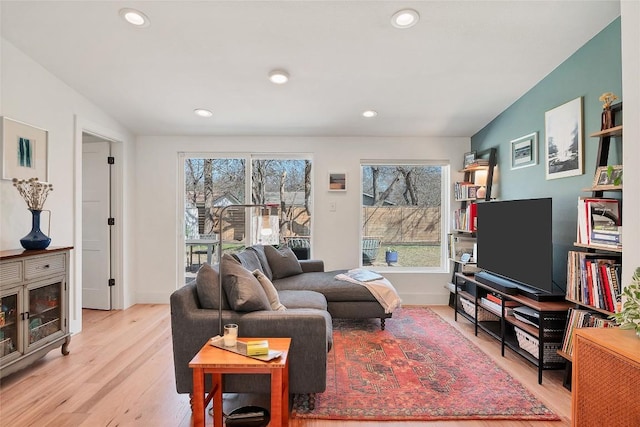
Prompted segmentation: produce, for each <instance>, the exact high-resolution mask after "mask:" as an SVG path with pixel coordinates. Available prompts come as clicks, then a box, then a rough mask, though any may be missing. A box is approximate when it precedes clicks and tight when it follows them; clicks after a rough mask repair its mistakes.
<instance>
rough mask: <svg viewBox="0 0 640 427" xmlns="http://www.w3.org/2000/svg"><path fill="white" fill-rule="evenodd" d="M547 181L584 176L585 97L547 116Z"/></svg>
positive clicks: (548, 112)
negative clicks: (583, 107) (583, 115)
mask: <svg viewBox="0 0 640 427" xmlns="http://www.w3.org/2000/svg"><path fill="white" fill-rule="evenodd" d="M544 123H545V139H544V141H545V144H544V146H545V164H546V165H545V168H546V179H556V178H566V177H569V176H576V175H582V174H583V150H582V145H583V136H582V97H578V98H576V99H574V100H573V101H569V102H567V103H565V104H563V105H560V106H558V107H556V108H554V109H552V110H549V111H547V112H545V113H544Z"/></svg>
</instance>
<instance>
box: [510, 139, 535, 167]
mask: <svg viewBox="0 0 640 427" xmlns="http://www.w3.org/2000/svg"><path fill="white" fill-rule="evenodd" d="M537 164H538V132H533V133H530V134H529V135H525V136H521V137H520V138H517V139H514V140H512V141H511V169H520V168H526V167H528V166H535V165H537Z"/></svg>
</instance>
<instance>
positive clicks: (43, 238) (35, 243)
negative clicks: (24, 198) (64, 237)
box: [20, 209, 51, 250]
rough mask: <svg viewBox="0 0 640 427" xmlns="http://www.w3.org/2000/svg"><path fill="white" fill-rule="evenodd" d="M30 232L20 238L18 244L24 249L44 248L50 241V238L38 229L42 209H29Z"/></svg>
mask: <svg viewBox="0 0 640 427" xmlns="http://www.w3.org/2000/svg"><path fill="white" fill-rule="evenodd" d="M29 211H30V212H31V232H29V234H27V235H26V236H24V237H23V238H22V239H20V244H21V245H22V247H23V248H25V249H26V250H33V249H46V248H47V247H48V246H49V244H50V243H51V238H50V237H48V236H47V235H46V234H44V233H43V232H42V231H40V214H41V213H42V211H36V210H31V209H29Z"/></svg>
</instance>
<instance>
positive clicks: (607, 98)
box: [598, 92, 618, 110]
mask: <svg viewBox="0 0 640 427" xmlns="http://www.w3.org/2000/svg"><path fill="white" fill-rule="evenodd" d="M616 99H618V97H617V96H616V94H615V93H613V92H605V93H603V94H602V95H600V98H598V101H600V102H604V104H602V108H603V109H604V110H607V109H609V108H611V103H612V102H613V101H615V100H616Z"/></svg>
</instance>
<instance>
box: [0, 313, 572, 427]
mask: <svg viewBox="0 0 640 427" xmlns="http://www.w3.org/2000/svg"><path fill="white" fill-rule="evenodd" d="M432 308H433V309H434V310H435V311H436V312H437V313H439V314H440V315H441V316H442V317H444V318H445V319H446V320H447V321H449V322H450V323H452V324H453V325H454V326H455V327H456V328H458V329H459V330H461V331H463V332H464V333H465V335H466V336H467V337H469V338H470V339H471V340H472V341H473V342H474V343H476V344H477V345H478V346H479V347H480V348H481V349H482V350H483V351H485V352H486V353H488V354H489V355H490V356H491V357H492V358H494V359H496V360H497V361H498V362H499V363H500V365H501V366H503V367H504V368H505V369H507V370H508V371H509V372H510V373H511V375H512V376H514V377H515V378H516V379H518V380H520V381H521V382H522V383H523V384H524V385H525V386H526V387H527V388H529V389H530V390H531V391H532V392H533V393H534V394H535V395H536V396H537V397H538V398H539V399H540V400H542V401H543V402H544V404H545V405H547V407H549V408H551V409H552V410H553V411H554V412H556V413H557V414H558V415H559V416H560V417H562V421H558V422H529V421H521V422H514V421H455V422H452V421H449V422H433V423H425V422H355V421H354V422H344V421H329V420H291V422H290V423H289V425H290V426H291V427H336V426H345V425H346V426H347V427H372V426H379V425H384V426H385V427H399V426H402V427H415V426H422V425H428V426H447V427H457V426H465V427H479V426H499V427H507V426H509V427H526V426H532V427H565V426H569V425H570V421H569V417H570V406H571V393H570V392H569V391H567V390H566V389H564V388H563V387H562V372H561V371H545V373H544V378H543V384H542V385H538V383H537V372H536V370H535V369H534V368H533V366H531V365H530V364H529V363H528V362H526V361H524V360H523V359H522V358H520V357H519V356H517V355H514V354H513V353H511V352H509V351H508V350H507V353H506V357H504V358H503V357H501V356H500V346H499V344H498V343H497V342H496V341H495V340H493V339H491V338H489V337H488V336H487V335H486V334H483V333H480V334H479V336H478V337H475V336H474V335H473V329H472V327H471V324H470V323H468V322H467V321H465V320H462V319H459V321H458V322H457V323H455V322H454V321H453V310H452V309H450V308H449V307H432ZM83 319H84V320H83V322H84V324H83V331H82V333H80V334H77V335H74V336H73V338H72V339H71V345H70V346H69V349H70V352H71V353H70V354H69V355H68V356H62V355H61V354H60V351H59V350H57V349H56V350H53V351H51V352H50V353H49V354H47V355H46V356H45V357H44V358H42V359H41V360H39V361H38V362H36V363H35V364H34V365H32V366H31V367H29V368H27V369H24V370H22V371H20V372H17V373H15V374H13V375H10V376H8V377H7V378H4V379H2V383H1V384H0V425H2V426H20V427H22V426H31V425H37V426H87V427H89V426H90V427H96V426H128V425H139V426H167V427H173V426H176V427H187V426H190V425H191V411H190V408H189V398H188V396H187V395H179V394H177V393H176V392H175V384H174V375H173V358H172V350H171V325H170V317H169V306H168V305H136V306H134V307H131V308H129V309H127V310H124V311H112V312H105V311H93V310H85V311H84V312H83ZM388 322H393V319H390V320H388ZM238 402H239V400H238V396H230V397H229V398H228V399H227V401H226V402H225V409H226V410H232V409H233V408H234V407H235V406H241V405H239V404H238ZM266 404H267V405H268V402H267V403H266ZM234 405H235V406H234ZM208 422H209V423H210V422H211V418H210V417H209V419H208Z"/></svg>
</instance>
